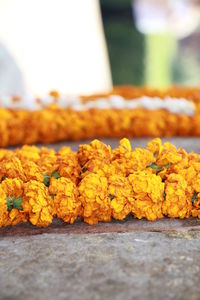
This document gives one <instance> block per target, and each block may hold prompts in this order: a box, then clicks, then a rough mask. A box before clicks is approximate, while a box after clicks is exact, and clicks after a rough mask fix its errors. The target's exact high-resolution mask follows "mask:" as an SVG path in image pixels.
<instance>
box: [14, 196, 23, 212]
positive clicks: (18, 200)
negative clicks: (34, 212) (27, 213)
mask: <svg viewBox="0 0 200 300" xmlns="http://www.w3.org/2000/svg"><path fill="white" fill-rule="evenodd" d="M22 200H23V199H22V197H19V198H15V199H14V201H13V208H17V209H19V210H22V209H23V207H22Z"/></svg>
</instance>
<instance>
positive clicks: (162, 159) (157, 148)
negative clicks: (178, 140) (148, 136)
mask: <svg viewBox="0 0 200 300" xmlns="http://www.w3.org/2000/svg"><path fill="white" fill-rule="evenodd" d="M147 148H148V149H149V150H150V151H151V152H152V153H153V155H154V157H155V161H154V162H153V163H151V164H149V165H148V168H150V169H152V170H153V172H154V173H155V174H158V175H159V176H160V177H161V178H163V179H165V178H166V176H167V174H169V173H170V172H171V170H170V167H171V166H172V165H173V164H177V163H179V162H180V161H181V160H182V153H180V152H179V150H177V149H176V147H175V146H174V145H172V144H171V143H169V142H166V143H164V144H163V145H162V142H161V140H160V139H158V138H156V139H154V140H152V141H150V142H149V143H147Z"/></svg>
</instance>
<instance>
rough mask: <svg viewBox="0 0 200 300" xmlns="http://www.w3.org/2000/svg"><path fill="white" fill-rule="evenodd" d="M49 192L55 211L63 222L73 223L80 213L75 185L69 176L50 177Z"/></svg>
mask: <svg viewBox="0 0 200 300" xmlns="http://www.w3.org/2000/svg"><path fill="white" fill-rule="evenodd" d="M49 193H50V194H51V196H52V197H53V199H54V206H55V212H56V215H57V216H58V218H60V219H62V220H63V221H64V222H67V223H70V224H73V223H74V221H75V220H76V219H77V217H78V216H79V215H80V214H81V202H80V200H79V199H78V190H77V188H76V185H75V184H74V183H73V182H72V181H71V180H70V179H69V178H63V177H61V178H58V179H56V178H54V177H53V178H51V183H50V186H49Z"/></svg>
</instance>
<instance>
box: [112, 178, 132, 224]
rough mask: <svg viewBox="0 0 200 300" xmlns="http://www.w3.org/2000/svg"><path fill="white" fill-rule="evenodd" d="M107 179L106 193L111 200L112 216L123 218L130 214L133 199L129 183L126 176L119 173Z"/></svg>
mask: <svg viewBox="0 0 200 300" xmlns="http://www.w3.org/2000/svg"><path fill="white" fill-rule="evenodd" d="M108 181H109V187H108V195H109V198H110V200H111V211H112V217H113V218H115V219H118V220H123V219H125V218H126V216H128V215H129V214H130V212H131V208H132V205H133V201H134V200H133V198H132V187H131V184H130V182H129V180H128V178H126V177H123V176H120V175H112V176H110V177H109V180H108Z"/></svg>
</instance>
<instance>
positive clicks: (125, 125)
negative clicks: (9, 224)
mask: <svg viewBox="0 0 200 300" xmlns="http://www.w3.org/2000/svg"><path fill="white" fill-rule="evenodd" d="M110 95H120V96H123V97H124V98H125V99H127V101H128V100H129V99H135V98H137V97H141V96H144V95H146V96H149V97H160V98H164V97H165V96H170V97H175V98H181V97H182V98H185V99H187V100H188V101H192V102H193V103H194V105H195V114H194V115H193V116H188V115H186V114H175V113H172V112H169V111H167V110H165V109H156V110H150V111H147V110H146V109H144V108H136V109H122V108H121V109H114V108H109V109H98V108H92V109H89V110H85V111H84V110H83V111H81V110H80V111H76V110H73V109H70V108H61V107H59V106H58V105H57V104H56V99H57V98H58V93H57V92H54V93H51V96H52V97H54V98H55V103H54V104H53V105H50V106H48V107H45V108H42V109H40V110H35V111H28V110H25V109H24V110H22V109H17V110H14V109H7V108H3V107H0V147H7V146H12V145H19V144H21V145H24V144H36V143H55V142H59V141H66V140H72V141H74V140H84V139H91V138H94V137H149V136H150V137H156V136H200V126H199V123H200V101H199V100H200V88H184V87H181V88H179V87H172V88H170V89H169V90H167V91H159V90H154V89H149V88H145V87H143V88H139V87H134V86H121V87H114V89H113V90H112V91H111V92H110V93H108V94H103V95H91V96H88V97H82V101H83V102H87V101H89V100H92V99H94V100H95V99H97V98H99V97H108V96H110ZM27 101H28V100H27ZM27 155H28V153H27ZM32 155H33V156H34V157H35V159H37V150H36V151H35V153H34V154H33V153H32ZM45 159H48V160H49V161H52V162H53V160H54V154H53V150H52V153H49V157H48V158H47V157H45ZM34 161H35V160H34Z"/></svg>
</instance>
